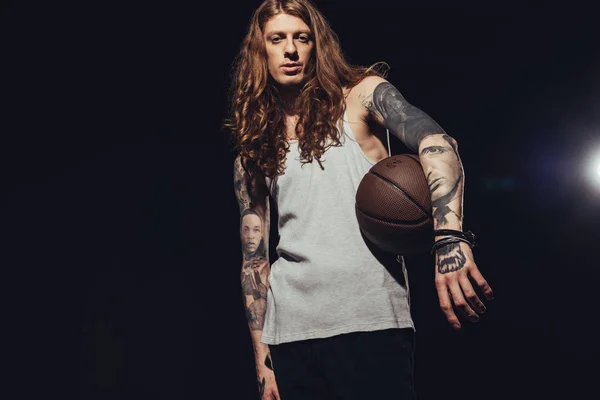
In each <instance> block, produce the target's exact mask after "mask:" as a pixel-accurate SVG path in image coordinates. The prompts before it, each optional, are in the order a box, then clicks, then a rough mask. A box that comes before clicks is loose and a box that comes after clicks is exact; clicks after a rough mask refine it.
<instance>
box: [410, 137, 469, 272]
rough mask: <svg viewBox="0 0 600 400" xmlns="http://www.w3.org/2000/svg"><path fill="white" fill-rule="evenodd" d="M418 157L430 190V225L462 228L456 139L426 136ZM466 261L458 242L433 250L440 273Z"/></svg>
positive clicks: (462, 177)
mask: <svg viewBox="0 0 600 400" xmlns="http://www.w3.org/2000/svg"><path fill="white" fill-rule="evenodd" d="M419 159H420V161H421V165H422V167H423V170H424V171H425V176H426V177H427V183H428V185H429V192H430V193H431V205H432V212H433V223H434V228H435V229H442V228H450V229H456V230H462V199H463V184H464V173H463V168H462V163H461V161H460V156H459V154H458V147H457V143H456V141H455V140H454V139H452V138H451V137H450V136H448V135H446V134H443V135H431V136H428V137H426V138H425V139H424V140H423V142H422V145H421V152H420V154H419ZM466 261H467V260H466V257H465V255H464V253H463V252H462V250H461V248H460V245H459V244H458V243H455V244H451V245H448V246H445V247H442V248H440V249H438V251H437V252H436V264H437V268H438V272H439V273H441V274H446V273H449V272H453V271H458V270H460V269H462V268H463V267H464V266H465V263H466Z"/></svg>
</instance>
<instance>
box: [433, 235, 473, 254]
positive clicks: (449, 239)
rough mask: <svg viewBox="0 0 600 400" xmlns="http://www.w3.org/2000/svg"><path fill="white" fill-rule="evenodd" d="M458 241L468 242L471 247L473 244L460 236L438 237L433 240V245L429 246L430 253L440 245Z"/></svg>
mask: <svg viewBox="0 0 600 400" xmlns="http://www.w3.org/2000/svg"><path fill="white" fill-rule="evenodd" d="M459 242H464V243H466V244H468V245H469V247H471V248H473V245H472V244H471V242H469V241H468V240H467V239H464V238H462V237H448V238H444V239H440V240H438V241H437V242H435V243H434V244H433V246H432V247H431V254H433V253H435V252H436V251H437V250H438V249H440V248H441V247H444V246H446V245H449V244H452V243H459Z"/></svg>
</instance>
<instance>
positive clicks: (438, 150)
mask: <svg viewBox="0 0 600 400" xmlns="http://www.w3.org/2000/svg"><path fill="white" fill-rule="evenodd" d="M446 151H447V150H446V149H445V148H443V147H441V146H430V147H426V148H424V149H423V151H422V153H423V154H441V153H445V152H446Z"/></svg>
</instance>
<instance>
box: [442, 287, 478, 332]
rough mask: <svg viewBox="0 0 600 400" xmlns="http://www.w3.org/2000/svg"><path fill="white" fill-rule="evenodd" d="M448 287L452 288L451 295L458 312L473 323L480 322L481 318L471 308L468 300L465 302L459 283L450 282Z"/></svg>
mask: <svg viewBox="0 0 600 400" xmlns="http://www.w3.org/2000/svg"><path fill="white" fill-rule="evenodd" d="M448 286H449V288H450V295H451V296H452V301H453V302H454V306H455V307H456V308H457V309H458V311H460V313H461V314H462V315H464V316H465V317H466V318H467V319H468V320H469V321H471V322H477V321H479V316H478V315H477V313H476V312H475V311H473V309H472V308H471V307H470V306H469V303H468V302H467V300H465V297H464V296H463V293H462V291H461V289H460V285H459V284H458V281H453V282H450V284H449V285H448Z"/></svg>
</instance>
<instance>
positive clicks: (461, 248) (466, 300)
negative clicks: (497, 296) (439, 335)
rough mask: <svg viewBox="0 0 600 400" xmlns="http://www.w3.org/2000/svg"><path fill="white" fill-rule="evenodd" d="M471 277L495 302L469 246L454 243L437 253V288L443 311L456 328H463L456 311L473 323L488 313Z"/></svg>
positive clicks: (488, 297) (489, 298)
mask: <svg viewBox="0 0 600 400" xmlns="http://www.w3.org/2000/svg"><path fill="white" fill-rule="evenodd" d="M469 278H472V279H473V280H474V281H475V282H476V283H477V285H478V286H479V288H480V289H481V291H482V292H483V294H484V295H485V297H486V298H487V299H488V300H493V298H494V294H493V292H492V288H490V286H489V285H488V283H487V282H486V280H485V279H484V277H483V276H482V275H481V273H480V272H479V269H478V268H477V265H475V261H473V252H472V251H471V248H470V247H469V246H468V245H467V244H466V243H462V242H460V243H452V244H449V245H446V246H444V247H442V248H440V249H438V250H437V252H436V257H435V286H436V288H437V292H438V298H439V301H440V308H441V309H442V311H443V312H444V314H445V315H446V319H447V320H448V323H450V325H451V326H452V327H453V328H454V329H460V327H461V324H460V321H459V319H458V318H457V316H456V314H455V313H454V308H456V309H458V311H459V312H460V313H461V314H462V315H463V316H464V317H465V318H467V320H469V321H471V322H477V321H479V315H481V314H483V313H485V312H486V307H485V305H484V304H483V303H482V302H481V300H480V299H479V297H478V296H477V293H476V292H475V290H474V289H473V286H472V285H471V281H470V279H469Z"/></svg>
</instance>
